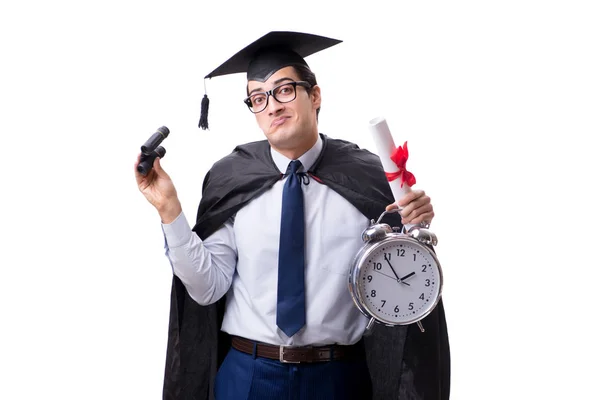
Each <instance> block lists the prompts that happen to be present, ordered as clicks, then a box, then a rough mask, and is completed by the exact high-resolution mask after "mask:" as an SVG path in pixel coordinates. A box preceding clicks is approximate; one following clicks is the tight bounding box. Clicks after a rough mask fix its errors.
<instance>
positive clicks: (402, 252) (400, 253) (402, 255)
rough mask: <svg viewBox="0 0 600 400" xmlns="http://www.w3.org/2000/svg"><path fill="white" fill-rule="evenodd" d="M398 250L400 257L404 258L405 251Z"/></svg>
mask: <svg viewBox="0 0 600 400" xmlns="http://www.w3.org/2000/svg"><path fill="white" fill-rule="evenodd" d="M396 250H398V257H404V249H396Z"/></svg>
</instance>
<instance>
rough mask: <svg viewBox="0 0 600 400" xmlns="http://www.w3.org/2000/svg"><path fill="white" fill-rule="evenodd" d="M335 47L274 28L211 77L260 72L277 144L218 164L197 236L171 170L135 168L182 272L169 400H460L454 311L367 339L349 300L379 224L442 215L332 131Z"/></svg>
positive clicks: (175, 301) (259, 101) (254, 93)
mask: <svg viewBox="0 0 600 400" xmlns="http://www.w3.org/2000/svg"><path fill="white" fill-rule="evenodd" d="M337 43H339V41H337V40H333V39H329V38H323V37H320V36H315V35H308V34H301V33H292V32H271V33H270V34H267V35H265V36H263V37H262V38H260V39H258V40H257V41H255V42H254V43H252V44H251V45H249V46H247V47H246V48H245V49H243V50H242V51H240V52H239V53H237V54H236V55H234V56H233V57H232V58H231V59H229V60H228V61H227V62H226V63H224V64H223V65H222V66H220V67H219V68H217V69H216V70H215V71H213V72H212V73H211V74H209V75H208V77H212V76H218V75H225V74H229V73H236V72H247V77H248V85H247V94H248V97H247V99H246V100H245V102H246V105H247V106H248V108H249V109H250V111H251V112H253V113H254V114H255V116H256V120H257V123H258V125H259V126H260V128H261V129H262V130H263V132H264V134H265V136H266V139H267V140H265V141H260V142H254V143H249V144H246V145H242V146H238V147H236V149H234V151H233V153H232V154H230V155H229V156H227V157H225V158H223V159H222V160H220V161H218V162H217V163H215V164H214V166H213V167H212V168H211V170H210V171H209V173H208V174H207V176H206V178H205V181H204V186H203V195H202V200H201V202H200V206H199V209H198V216H197V220H196V224H195V226H194V228H193V229H192V230H191V229H190V226H189V224H188V222H187V220H186V217H185V215H184V214H183V213H182V208H181V203H180V201H179V199H178V197H177V192H176V190H175V187H174V186H173V183H172V181H171V179H170V178H169V176H168V175H167V173H166V172H165V171H164V170H163V169H162V168H161V165H160V161H159V159H156V160H155V163H154V168H153V170H152V171H151V172H150V173H149V174H148V175H147V176H142V175H140V174H139V173H137V172H136V178H137V183H138V187H139V189H140V191H141V192H142V193H143V194H144V195H145V196H146V198H147V199H148V201H149V202H150V203H151V204H152V205H153V206H154V207H156V209H157V210H158V213H159V215H160V218H161V222H162V227H163V230H164V234H165V242H166V250H167V256H168V258H169V260H170V262H171V265H172V267H173V272H174V275H175V276H174V280H173V292H172V303H171V318H170V327H169V343H168V351H167V366H166V372H165V386H164V398H167V399H203V400H204V399H213V398H216V399H217V400H222V399H236V400H241V399H261V400H269V399H278V400H279V399H311V400H314V399H327V400H336V399H344V400H353V399H356V400H359V399H360V400H366V399H371V398H373V399H386V400H387V399H424V400H425V399H426V400H429V399H447V398H448V397H449V373H450V369H449V368H450V366H449V362H450V360H449V349H448V338H447V331H446V323H445V317H444V312H443V306H442V304H441V302H440V303H439V304H438V306H437V308H436V310H434V312H432V313H431V314H430V315H429V316H428V317H426V318H425V319H424V320H423V321H422V322H423V325H424V327H425V332H424V333H422V332H420V331H419V330H418V329H415V327H413V326H409V327H406V326H400V327H394V328H392V327H383V326H377V327H376V328H375V329H374V331H373V332H372V334H370V335H367V336H365V337H364V338H363V335H364V333H365V328H366V325H367V322H368V319H367V318H366V317H364V316H363V315H362V314H360V312H359V311H358V309H357V308H356V307H355V306H354V304H353V302H352V299H351V296H350V293H349V291H348V269H349V266H350V264H351V261H352V259H353V257H354V255H355V254H356V253H357V252H358V251H359V249H360V248H361V246H362V245H363V243H362V239H361V233H362V231H363V230H364V229H365V228H366V227H367V226H368V224H369V221H370V219H373V218H377V217H378V216H379V214H381V212H382V211H383V209H384V208H387V209H391V208H393V207H396V206H397V205H400V206H402V207H403V210H402V212H401V215H402V221H400V220H399V217H398V215H397V214H396V215H395V216H396V218H394V217H390V218H389V222H390V223H391V224H392V225H393V226H400V225H401V224H402V223H406V224H419V223H422V222H424V223H429V222H431V219H432V218H433V216H434V213H433V208H432V206H431V203H430V199H429V197H427V196H426V195H425V193H424V192H423V191H419V190H415V191H413V192H412V193H410V194H408V195H406V196H405V197H404V198H403V199H400V200H399V201H398V202H397V203H393V200H394V199H393V198H392V194H391V190H390V188H389V185H388V183H387V181H386V178H385V173H384V171H383V169H382V167H381V163H380V161H379V159H378V158H377V157H376V156H374V155H373V154H371V153H369V152H367V151H364V150H361V149H359V148H358V147H357V146H355V145H353V144H352V143H349V142H345V141H342V140H336V139H332V138H329V137H328V136H326V135H323V134H319V132H318V128H317V120H318V112H319V110H320V106H321V89H320V87H319V86H318V85H317V82H316V78H315V75H314V74H313V73H312V71H311V70H310V68H309V67H308V65H307V64H306V61H305V60H304V58H303V57H306V56H308V55H310V54H312V53H314V52H317V51H320V50H322V49H325V48H327V47H330V46H332V45H334V44H337ZM205 122H206V121H205ZM213 396H214V397H213Z"/></svg>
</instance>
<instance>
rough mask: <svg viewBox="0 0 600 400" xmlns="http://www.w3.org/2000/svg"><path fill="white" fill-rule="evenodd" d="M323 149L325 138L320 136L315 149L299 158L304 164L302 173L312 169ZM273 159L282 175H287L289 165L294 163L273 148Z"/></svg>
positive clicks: (312, 148)
mask: <svg viewBox="0 0 600 400" xmlns="http://www.w3.org/2000/svg"><path fill="white" fill-rule="evenodd" d="M322 149H323V138H322V137H321V135H319V136H318V139H317V142H316V143H315V145H314V146H313V147H311V148H310V150H308V151H307V152H306V153H304V154H302V155H301V156H300V157H299V158H298V160H299V161H300V162H301V163H302V168H301V169H300V171H302V172H306V171H308V170H309V169H310V167H312V165H313V164H314V163H315V161H317V158H318V157H319V154H321V150H322ZM271 157H273V161H274V162H275V165H276V166H277V168H279V171H281V173H282V174H285V173H286V171H287V168H288V165H289V163H290V161H292V160H290V159H289V158H287V157H286V156H284V155H283V154H281V153H279V152H277V151H276V150H274V149H273V148H272V147H271Z"/></svg>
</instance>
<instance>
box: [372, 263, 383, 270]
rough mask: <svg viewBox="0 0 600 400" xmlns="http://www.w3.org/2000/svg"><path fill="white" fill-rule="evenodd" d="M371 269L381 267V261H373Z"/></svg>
mask: <svg viewBox="0 0 600 400" xmlns="http://www.w3.org/2000/svg"><path fill="white" fill-rule="evenodd" d="M373 269H381V263H373Z"/></svg>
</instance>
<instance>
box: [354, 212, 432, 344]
mask: <svg viewBox="0 0 600 400" xmlns="http://www.w3.org/2000/svg"><path fill="white" fill-rule="evenodd" d="M399 211H401V208H399V209H394V210H391V211H385V212H384V213H383V214H381V216H380V217H379V219H378V220H377V221H374V220H371V224H370V226H369V227H368V228H367V229H365V230H364V231H363V233H362V239H363V241H364V242H365V244H364V245H363V247H362V248H361V249H360V250H359V252H358V253H357V254H356V256H355V258H354V261H353V262H352V266H351V269H350V274H349V288H350V293H351V295H352V300H353V301H354V304H355V305H356V306H357V307H358V309H359V310H360V311H361V313H362V314H363V315H365V316H366V317H367V318H369V323H368V325H367V328H366V330H367V333H368V331H370V330H371V328H372V327H373V325H374V323H375V322H378V323H380V324H384V325H386V326H396V325H409V324H412V323H417V325H418V326H419V328H420V329H421V331H424V328H423V325H422V324H421V322H420V321H421V320H422V319H423V318H425V317H426V316H427V315H428V314H429V313H431V311H433V309H434V308H435V306H436V305H437V303H438V301H439V300H440V298H441V295H442V286H443V276H442V269H441V266H440V263H439V261H438V259H437V257H436V255H435V252H434V251H433V247H432V246H435V245H436V244H437V237H436V236H435V234H434V233H433V232H431V231H429V230H428V228H429V225H428V224H420V225H414V226H412V227H411V228H410V229H409V230H408V231H406V232H401V231H400V229H399V228H392V227H391V226H390V225H388V224H384V223H381V219H382V218H383V217H384V216H385V215H386V214H388V213H395V212H399Z"/></svg>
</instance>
